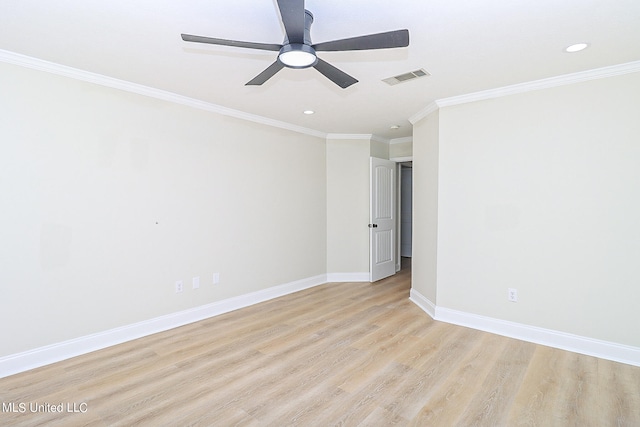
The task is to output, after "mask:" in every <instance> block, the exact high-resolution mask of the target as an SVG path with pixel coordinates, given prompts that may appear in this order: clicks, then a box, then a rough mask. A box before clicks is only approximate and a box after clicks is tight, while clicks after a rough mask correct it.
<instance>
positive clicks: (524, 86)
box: [409, 61, 640, 125]
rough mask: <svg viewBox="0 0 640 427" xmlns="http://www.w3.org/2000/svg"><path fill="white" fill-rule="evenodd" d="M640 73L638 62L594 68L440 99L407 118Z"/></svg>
mask: <svg viewBox="0 0 640 427" xmlns="http://www.w3.org/2000/svg"><path fill="white" fill-rule="evenodd" d="M637 72H640V61H633V62H627V63H624V64H618V65H611V66H608V67H602V68H595V69H593V70H587V71H580V72H577V73H571V74H564V75H561V76H556V77H549V78H546V79H540V80H533V81H530V82H525V83H518V84H515V85H510V86H503V87H499V88H495V89H489V90H483V91H479V92H472V93H468V94H465V95H460V96H452V97H449V98H442V99H438V100H435V101H433V102H431V103H430V104H429V105H427V106H426V107H425V108H424V109H422V110H420V111H418V112H417V113H416V114H414V115H413V116H411V117H410V118H409V121H410V122H411V124H413V125H415V124H416V123H417V122H419V121H420V120H422V119H424V118H425V117H427V116H428V115H429V114H431V113H433V112H434V111H436V110H438V109H440V108H442V107H450V106H453V105H460V104H466V103H469V102H476V101H484V100H487V99H492V98H500V97H503V96H509V95H516V94H520V93H525V92H532V91H536V90H541V89H549V88H553V87H558V86H566V85H570V84H574V83H582V82H586V81H590V80H597V79H604V78H607V77H615V76H621V75H623V74H630V73H637Z"/></svg>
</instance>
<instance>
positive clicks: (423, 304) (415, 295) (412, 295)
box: [409, 288, 436, 319]
mask: <svg viewBox="0 0 640 427" xmlns="http://www.w3.org/2000/svg"><path fill="white" fill-rule="evenodd" d="M409 299H410V300H411V301H412V302H413V303H414V304H415V305H417V306H418V307H420V308H421V309H422V310H423V311H424V312H425V313H427V314H428V315H429V316H431V318H433V319H435V318H436V306H435V305H434V304H433V303H432V302H431V301H429V300H428V299H427V298H426V297H425V296H424V295H422V294H421V293H420V292H418V291H416V290H415V289H413V288H411V291H409Z"/></svg>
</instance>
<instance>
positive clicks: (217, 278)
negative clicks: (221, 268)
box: [213, 273, 220, 285]
mask: <svg viewBox="0 0 640 427" xmlns="http://www.w3.org/2000/svg"><path fill="white" fill-rule="evenodd" d="M218 283H220V273H213V284H214V285H217V284H218Z"/></svg>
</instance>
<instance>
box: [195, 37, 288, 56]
mask: <svg viewBox="0 0 640 427" xmlns="http://www.w3.org/2000/svg"><path fill="white" fill-rule="evenodd" d="M182 40H184V41H186V42H195V43H208V44H217V45H222V46H233V47H244V48H247V49H260V50H271V51H276V52H277V51H279V50H280V48H281V47H282V45H279V44H269V43H253V42H242V41H238V40H226V39H214V38H211V37H202V36H193V35H191V34H182Z"/></svg>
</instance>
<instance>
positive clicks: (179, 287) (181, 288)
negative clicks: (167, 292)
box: [176, 280, 184, 294]
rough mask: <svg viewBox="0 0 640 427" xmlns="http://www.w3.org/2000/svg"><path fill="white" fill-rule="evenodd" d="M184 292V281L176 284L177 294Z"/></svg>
mask: <svg viewBox="0 0 640 427" xmlns="http://www.w3.org/2000/svg"><path fill="white" fill-rule="evenodd" d="M183 290H184V284H183V283H182V280H178V281H177V282H176V294H179V293H180V292H182V291H183Z"/></svg>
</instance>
